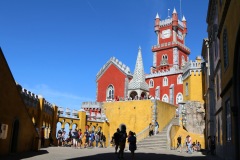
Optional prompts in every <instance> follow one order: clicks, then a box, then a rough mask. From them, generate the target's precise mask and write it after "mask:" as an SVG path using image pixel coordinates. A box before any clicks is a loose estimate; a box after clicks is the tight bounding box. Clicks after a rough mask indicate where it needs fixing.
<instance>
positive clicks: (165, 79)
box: [163, 77, 168, 86]
mask: <svg viewBox="0 0 240 160" xmlns="http://www.w3.org/2000/svg"><path fill="white" fill-rule="evenodd" d="M163 86H168V78H167V77H164V78H163Z"/></svg>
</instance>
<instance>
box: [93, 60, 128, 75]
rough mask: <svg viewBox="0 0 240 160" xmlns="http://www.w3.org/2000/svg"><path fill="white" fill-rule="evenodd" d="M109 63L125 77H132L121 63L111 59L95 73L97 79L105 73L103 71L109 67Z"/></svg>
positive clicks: (126, 67)
mask: <svg viewBox="0 0 240 160" xmlns="http://www.w3.org/2000/svg"><path fill="white" fill-rule="evenodd" d="M110 63H113V64H115V65H116V66H117V67H118V68H119V69H120V70H121V71H122V72H124V73H125V74H126V75H130V76H132V73H131V72H130V68H129V67H128V66H126V65H125V64H123V63H122V62H121V61H119V60H118V59H117V58H115V57H111V58H110V60H109V61H108V62H107V63H106V64H105V65H104V66H103V67H102V68H101V69H100V71H99V72H98V73H97V79H98V78H99V77H100V76H101V75H102V73H103V72H104V71H105V69H106V68H107V67H108V66H109V65H110Z"/></svg>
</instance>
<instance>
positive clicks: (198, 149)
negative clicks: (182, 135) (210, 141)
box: [196, 142, 201, 151]
mask: <svg viewBox="0 0 240 160" xmlns="http://www.w3.org/2000/svg"><path fill="white" fill-rule="evenodd" d="M196 149H197V151H200V150H201V144H200V142H197V144H196Z"/></svg>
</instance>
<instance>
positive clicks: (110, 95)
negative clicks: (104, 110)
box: [107, 85, 114, 100]
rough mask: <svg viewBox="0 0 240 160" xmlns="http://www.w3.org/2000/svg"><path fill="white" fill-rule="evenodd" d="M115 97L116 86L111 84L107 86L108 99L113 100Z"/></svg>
mask: <svg viewBox="0 0 240 160" xmlns="http://www.w3.org/2000/svg"><path fill="white" fill-rule="evenodd" d="M113 99H114V88H113V86H112V85H110V86H108V88H107V100H113Z"/></svg>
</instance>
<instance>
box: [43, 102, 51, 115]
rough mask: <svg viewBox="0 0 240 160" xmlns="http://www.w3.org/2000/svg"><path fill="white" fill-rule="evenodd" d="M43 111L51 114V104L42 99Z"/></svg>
mask: <svg viewBox="0 0 240 160" xmlns="http://www.w3.org/2000/svg"><path fill="white" fill-rule="evenodd" d="M43 106H44V109H43V110H44V112H46V113H48V114H51V115H52V114H53V105H52V104H51V103H49V102H48V101H46V100H45V99H44V105H43Z"/></svg>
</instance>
